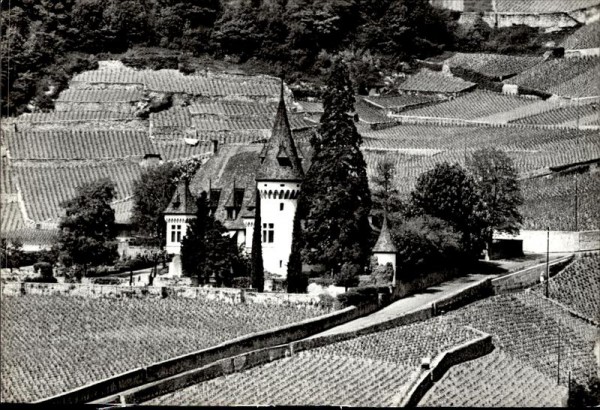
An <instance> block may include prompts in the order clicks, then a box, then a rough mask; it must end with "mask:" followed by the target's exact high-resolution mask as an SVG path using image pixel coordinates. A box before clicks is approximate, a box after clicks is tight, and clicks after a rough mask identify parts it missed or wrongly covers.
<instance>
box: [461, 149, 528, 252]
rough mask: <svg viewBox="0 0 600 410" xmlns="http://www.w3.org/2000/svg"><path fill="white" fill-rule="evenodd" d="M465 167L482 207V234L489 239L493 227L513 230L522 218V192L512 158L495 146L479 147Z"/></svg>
mask: <svg viewBox="0 0 600 410" xmlns="http://www.w3.org/2000/svg"><path fill="white" fill-rule="evenodd" d="M467 169H468V170H469V171H470V173H471V175H472V176H473V179H474V182H475V186H476V189H477V191H478V196H479V198H480V200H481V201H482V206H483V209H484V212H483V215H482V218H483V223H484V227H483V236H484V240H485V242H486V244H487V245H488V248H489V246H490V245H491V243H492V235H493V233H494V230H496V231H499V232H506V233H510V234H516V233H518V232H519V226H520V224H521V223H522V222H523V217H522V215H521V213H520V212H519V206H520V205H522V204H523V195H522V194H521V189H520V186H519V181H518V180H517V177H518V174H517V170H516V169H515V167H514V165H513V161H512V159H511V158H510V157H509V156H508V155H506V153H505V152H504V151H501V150H499V149H497V148H482V149H479V150H477V151H475V152H474V153H473V154H472V155H471V156H470V157H469V158H467Z"/></svg>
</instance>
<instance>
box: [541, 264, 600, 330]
mask: <svg viewBox="0 0 600 410" xmlns="http://www.w3.org/2000/svg"><path fill="white" fill-rule="evenodd" d="M598 289H600V253H590V254H586V255H583V256H581V257H579V258H578V259H577V260H576V261H574V262H573V263H572V264H570V265H569V266H568V267H567V268H565V269H564V270H563V271H562V272H560V273H559V274H558V275H556V276H554V277H552V278H551V279H550V286H549V295H550V297H551V298H552V299H555V300H557V301H559V302H560V303H562V304H564V305H566V306H568V307H570V308H571V309H573V310H575V311H577V312H579V313H581V314H583V315H584V316H586V317H588V318H590V319H593V320H596V321H598V322H600V292H599V291H598ZM534 290H535V292H536V293H538V294H543V293H544V288H543V287H542V286H541V285H537V286H535V287H534Z"/></svg>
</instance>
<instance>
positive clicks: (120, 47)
mask: <svg viewBox="0 0 600 410" xmlns="http://www.w3.org/2000/svg"><path fill="white" fill-rule="evenodd" d="M373 3H376V4H373ZM0 8H1V11H2V13H1V19H2V20H1V22H0V28H1V30H2V36H1V37H2V40H1V44H0V46H1V53H2V59H3V61H4V62H6V63H5V64H3V67H2V70H3V72H2V87H3V90H2V91H3V92H2V112H3V113H4V114H6V113H7V112H10V113H15V112H22V111H23V110H24V109H25V108H26V106H27V104H28V102H29V101H30V100H31V99H32V98H34V97H35V99H34V105H33V106H31V107H30V108H32V109H33V108H42V109H44V108H50V106H51V101H50V102H48V101H44V100H48V99H50V98H51V97H53V96H55V95H56V93H57V92H58V91H60V87H61V85H62V84H64V83H65V81H66V80H68V78H70V77H71V76H72V75H73V74H74V73H75V72H78V71H81V70H85V69H91V68H93V64H95V60H94V59H93V58H91V57H90V56H89V55H86V54H83V53H87V54H100V53H121V52H124V51H126V50H127V48H129V47H132V46H143V47H146V46H153V47H155V46H159V47H164V48H169V49H173V50H177V51H185V52H191V53H194V54H200V53H206V52H207V53H211V54H214V55H216V56H217V57H225V55H228V56H229V57H231V58H233V59H234V60H237V61H245V60H248V59H250V58H257V59H260V60H263V61H265V62H268V63H269V64H270V65H271V66H272V67H279V70H281V72H286V73H288V75H287V77H293V76H294V75H296V74H298V73H309V74H311V73H312V74H316V75H319V74H320V72H321V70H322V69H327V68H328V66H329V65H330V64H331V61H332V57H333V56H335V55H336V54H338V53H340V52H346V51H350V52H351V53H354V55H355V58H354V59H352V60H349V61H350V62H351V64H352V66H353V69H352V73H353V76H354V79H355V80H356V83H357V87H360V88H361V89H362V90H363V91H364V90H365V82H370V81H375V79H376V78H375V77H377V76H378V72H379V69H380V67H379V63H378V62H377V61H378V59H374V58H372V57H371V56H382V57H383V58H384V60H385V61H387V62H389V63H390V64H391V65H392V66H393V67H395V65H396V63H397V61H398V58H400V59H404V58H413V57H425V56H427V55H430V54H431V53H435V52H437V51H439V50H442V49H447V48H449V47H452V44H453V42H454V35H453V33H454V31H455V22H454V18H453V17H452V16H451V15H450V13H449V12H447V11H444V10H441V9H436V8H434V7H432V6H431V5H430V4H429V2H428V0H382V1H378V2H372V1H367V0H331V1H326V2H323V1H317V0H287V1H285V0H240V1H232V2H221V1H219V0H202V1H195V0H108V1H107V0H38V1H18V0H14V1H12V2H2V4H1V5H0ZM365 57H366V58H365ZM90 58H91V59H90ZM376 60H377V61H376ZM388 65H389V64H388ZM393 67H392V68H393ZM294 73H296V74H294ZM277 74H280V73H277ZM291 79H292V78H288V81H289V80H291ZM377 80H380V79H379V78H378V79H377ZM49 86H53V87H52V89H50V90H49V89H48V87H49ZM9 88H10V95H9V93H8V92H7V91H8V89H9Z"/></svg>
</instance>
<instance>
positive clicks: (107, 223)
mask: <svg viewBox="0 0 600 410" xmlns="http://www.w3.org/2000/svg"><path fill="white" fill-rule="evenodd" d="M114 197H115V185H114V183H113V182H112V181H110V180H109V179H107V178H105V179H100V180H97V181H94V182H89V183H85V184H83V185H82V186H80V187H78V188H77V195H76V196H75V197H74V198H73V199H70V200H68V201H66V202H65V203H63V204H62V206H63V208H64V209H65V216H63V217H62V218H61V221H60V225H59V229H60V233H59V240H58V242H59V250H60V254H61V260H62V261H63V263H64V264H65V265H67V266H69V265H75V266H76V267H77V268H83V273H84V274H85V273H86V271H87V268H88V267H90V266H98V265H102V264H105V265H110V264H112V263H113V261H114V260H115V259H116V258H117V257H118V254H117V243H116V241H115V239H116V230H115V212H114V210H113V209H112V208H111V206H110V204H111V202H112V201H113V199H114Z"/></svg>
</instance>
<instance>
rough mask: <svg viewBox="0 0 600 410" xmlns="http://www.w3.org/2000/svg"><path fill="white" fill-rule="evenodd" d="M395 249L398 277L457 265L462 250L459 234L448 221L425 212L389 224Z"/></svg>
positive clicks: (402, 277) (408, 277) (405, 277)
mask: <svg viewBox="0 0 600 410" xmlns="http://www.w3.org/2000/svg"><path fill="white" fill-rule="evenodd" d="M391 233H392V238H393V239H394V243H395V244H396V248H397V249H398V254H397V261H398V265H397V271H398V272H397V275H396V276H397V277H398V278H400V279H401V280H411V279H414V278H416V275H417V273H419V272H420V271H423V270H430V269H435V268H442V269H445V268H448V267H450V266H452V265H456V264H457V262H458V261H459V260H460V258H459V257H458V256H459V255H460V254H461V252H462V251H461V242H460V240H461V235H460V233H458V232H456V231H455V230H454V229H453V228H452V227H451V226H450V225H449V224H448V223H447V222H445V221H443V220H441V219H439V218H434V217H431V216H428V215H423V216H418V217H414V218H410V219H406V220H405V221H403V222H402V223H401V224H395V225H393V226H392V228H391Z"/></svg>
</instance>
